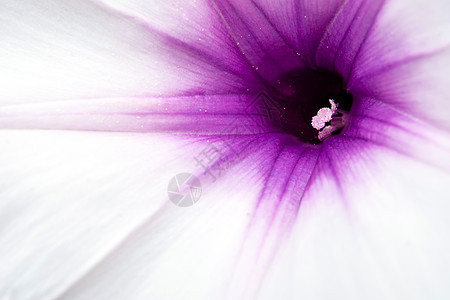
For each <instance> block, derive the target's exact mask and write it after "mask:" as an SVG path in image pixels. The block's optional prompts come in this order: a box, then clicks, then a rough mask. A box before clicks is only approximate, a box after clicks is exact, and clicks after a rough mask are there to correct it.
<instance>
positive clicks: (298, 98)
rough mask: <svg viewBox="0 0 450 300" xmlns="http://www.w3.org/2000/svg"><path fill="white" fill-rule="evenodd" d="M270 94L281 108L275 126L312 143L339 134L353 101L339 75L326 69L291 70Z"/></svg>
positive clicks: (282, 77)
mask: <svg viewBox="0 0 450 300" xmlns="http://www.w3.org/2000/svg"><path fill="white" fill-rule="evenodd" d="M269 94H270V96H271V97H272V98H273V100H274V101H275V102H276V104H277V106H278V107H279V108H280V111H281V112H280V116H279V118H276V119H275V120H274V122H273V123H274V125H275V126H276V127H277V128H279V129H281V130H282V131H283V132H285V133H289V134H292V135H294V136H296V137H298V138H299V139H300V140H302V141H304V142H307V143H311V144H319V143H321V142H322V141H324V140H325V139H327V138H328V137H330V136H332V135H336V134H339V133H340V132H341V131H342V129H343V128H344V126H345V124H346V122H347V115H348V112H349V111H350V108H351V106H352V103H353V97H352V95H351V94H349V93H348V92H347V91H346V89H345V85H344V81H343V80H342V77H340V76H339V75H337V74H335V73H332V72H329V71H325V70H309V69H294V70H291V71H290V72H288V73H286V74H284V75H283V76H281V77H280V78H279V79H278V80H277V81H276V83H275V90H274V91H272V92H270V93H269Z"/></svg>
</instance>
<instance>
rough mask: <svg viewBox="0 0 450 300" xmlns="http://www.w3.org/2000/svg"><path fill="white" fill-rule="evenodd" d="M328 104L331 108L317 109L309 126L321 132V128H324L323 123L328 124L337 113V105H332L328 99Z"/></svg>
mask: <svg viewBox="0 0 450 300" xmlns="http://www.w3.org/2000/svg"><path fill="white" fill-rule="evenodd" d="M329 102H330V104H331V108H328V107H323V108H321V109H319V111H318V112H317V115H315V116H314V117H313V118H312V122H311V125H312V127H314V128H315V129H317V130H321V129H322V128H323V127H325V123H327V122H330V121H331V119H332V118H333V115H334V114H335V113H336V111H337V105H336V103H334V100H333V99H330V100H329Z"/></svg>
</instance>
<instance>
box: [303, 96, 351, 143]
mask: <svg viewBox="0 0 450 300" xmlns="http://www.w3.org/2000/svg"><path fill="white" fill-rule="evenodd" d="M329 102H330V105H331V108H328V107H323V108H321V109H319V111H318V112H317V115H315V116H314V117H313V118H312V121H311V125H312V127H314V128H315V129H316V130H319V134H318V138H319V140H320V141H323V140H325V139H326V138H328V137H330V136H331V135H332V134H333V132H335V131H338V130H340V129H342V128H343V127H344V126H345V123H346V121H347V112H345V111H342V110H338V109H337V107H338V105H337V103H335V102H334V100H333V99H330V100H329ZM337 113H339V114H338V116H336V115H337ZM327 122H330V125H327V126H325V124H326V123H327Z"/></svg>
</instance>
